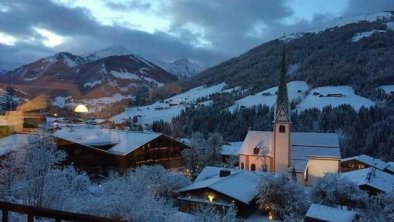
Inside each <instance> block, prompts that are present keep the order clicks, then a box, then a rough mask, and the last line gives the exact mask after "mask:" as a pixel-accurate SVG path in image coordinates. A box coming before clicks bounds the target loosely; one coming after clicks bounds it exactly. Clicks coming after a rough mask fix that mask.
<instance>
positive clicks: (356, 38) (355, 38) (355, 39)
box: [352, 30, 386, 42]
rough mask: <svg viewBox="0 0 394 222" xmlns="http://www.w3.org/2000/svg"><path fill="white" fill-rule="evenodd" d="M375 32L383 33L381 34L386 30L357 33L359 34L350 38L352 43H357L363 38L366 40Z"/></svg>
mask: <svg viewBox="0 0 394 222" xmlns="http://www.w3.org/2000/svg"><path fill="white" fill-rule="evenodd" d="M375 32H381V33H383V32H386V30H372V31H369V32H359V33H357V34H356V35H354V36H353V37H352V42H358V41H360V40H361V39H363V38H368V37H370V36H371V35H372V34H374V33H375Z"/></svg>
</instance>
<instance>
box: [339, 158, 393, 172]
mask: <svg viewBox="0 0 394 222" xmlns="http://www.w3.org/2000/svg"><path fill="white" fill-rule="evenodd" d="M353 160H356V161H359V162H361V163H364V164H367V165H369V166H371V167H375V168H377V169H379V170H384V169H386V168H389V169H390V164H388V163H386V162H384V161H383V160H380V159H376V158H373V157H370V156H367V155H358V156H353V157H349V158H345V159H342V160H341V162H342V163H343V162H348V161H353Z"/></svg>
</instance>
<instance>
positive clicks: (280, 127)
mask: <svg viewBox="0 0 394 222" xmlns="http://www.w3.org/2000/svg"><path fill="white" fill-rule="evenodd" d="M279 132H280V133H285V132H286V127H285V126H284V125H279Z"/></svg>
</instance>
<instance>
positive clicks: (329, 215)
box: [306, 204, 357, 222]
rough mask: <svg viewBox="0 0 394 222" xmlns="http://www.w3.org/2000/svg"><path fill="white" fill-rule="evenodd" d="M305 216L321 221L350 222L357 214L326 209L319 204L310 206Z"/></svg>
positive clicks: (331, 208)
mask: <svg viewBox="0 0 394 222" xmlns="http://www.w3.org/2000/svg"><path fill="white" fill-rule="evenodd" d="M306 216H307V217H309V218H314V219H318V220H322V221H330V222H347V221H349V222H351V221H353V220H354V219H355V217H356V216H357V212H355V211H348V210H343V209H339V208H333V207H328V206H324V205H320V204H312V205H311V206H310V207H309V209H308V212H307V213H306Z"/></svg>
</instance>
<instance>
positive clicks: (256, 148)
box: [253, 146, 260, 155]
mask: <svg viewBox="0 0 394 222" xmlns="http://www.w3.org/2000/svg"><path fill="white" fill-rule="evenodd" d="M259 152H260V148H258V147H257V146H256V147H255V148H254V149H253V153H254V154H255V155H257V154H259Z"/></svg>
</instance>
